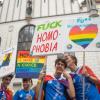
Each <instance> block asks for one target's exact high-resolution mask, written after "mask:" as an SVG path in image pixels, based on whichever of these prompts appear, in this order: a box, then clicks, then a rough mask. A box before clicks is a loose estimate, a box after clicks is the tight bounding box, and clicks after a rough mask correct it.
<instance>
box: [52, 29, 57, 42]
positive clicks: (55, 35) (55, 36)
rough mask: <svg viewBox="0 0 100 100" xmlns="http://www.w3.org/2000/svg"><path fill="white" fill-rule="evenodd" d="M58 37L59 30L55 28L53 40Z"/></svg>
mask: <svg viewBox="0 0 100 100" xmlns="http://www.w3.org/2000/svg"><path fill="white" fill-rule="evenodd" d="M57 37H58V30H55V31H54V33H53V40H56V39H57Z"/></svg>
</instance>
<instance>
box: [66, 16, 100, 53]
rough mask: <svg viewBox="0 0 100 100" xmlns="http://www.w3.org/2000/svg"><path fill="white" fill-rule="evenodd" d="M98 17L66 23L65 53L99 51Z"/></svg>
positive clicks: (99, 27)
mask: <svg viewBox="0 0 100 100" xmlns="http://www.w3.org/2000/svg"><path fill="white" fill-rule="evenodd" d="M99 21H100V17H97V18H84V17H80V18H75V19H68V20H67V21H66V23H65V24H66V36H65V37H66V40H65V43H64V44H66V46H65V50H64V51H65V52H66V51H67V52H71V51H100V22H99Z"/></svg>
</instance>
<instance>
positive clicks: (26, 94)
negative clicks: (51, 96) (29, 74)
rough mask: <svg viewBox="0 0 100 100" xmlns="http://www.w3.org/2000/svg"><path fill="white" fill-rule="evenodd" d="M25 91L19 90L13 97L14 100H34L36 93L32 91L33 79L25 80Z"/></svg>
mask: <svg viewBox="0 0 100 100" xmlns="http://www.w3.org/2000/svg"><path fill="white" fill-rule="evenodd" d="M22 82H23V89H20V90H18V91H17V92H16V93H15V94H14V97H13V100H34V99H35V91H34V90H33V89H30V86H31V79H30V78H23V80H22Z"/></svg>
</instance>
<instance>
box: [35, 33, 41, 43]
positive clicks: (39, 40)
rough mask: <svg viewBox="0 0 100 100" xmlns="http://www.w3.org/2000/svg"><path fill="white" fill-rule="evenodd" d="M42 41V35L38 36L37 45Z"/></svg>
mask: <svg viewBox="0 0 100 100" xmlns="http://www.w3.org/2000/svg"><path fill="white" fill-rule="evenodd" d="M41 41H42V34H38V36H37V41H36V42H37V43H38V42H41Z"/></svg>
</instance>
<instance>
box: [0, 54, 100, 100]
mask: <svg viewBox="0 0 100 100" xmlns="http://www.w3.org/2000/svg"><path fill="white" fill-rule="evenodd" d="M66 68H67V69H68V68H69V69H70V71H71V72H70V73H68V71H67V69H66ZM12 78H13V75H7V76H5V77H3V78H2V83H1V86H0V100H100V93H99V87H100V80H99V78H97V77H96V75H95V74H94V72H93V71H92V70H91V69H90V68H89V67H88V66H86V65H83V66H81V67H79V66H78V65H77V58H76V57H75V56H73V55H68V54H64V57H62V58H57V59H56V60H55V73H54V74H53V75H47V74H46V71H45V70H42V71H41V72H40V75H39V77H38V81H37V84H36V86H34V88H30V87H32V79H31V78H23V79H22V83H23V88H22V89H20V90H17V91H16V92H15V93H14V94H13V92H12V91H11V89H9V88H8V86H9V84H10V82H11V80H12ZM41 87H42V88H41ZM39 97H40V99H39Z"/></svg>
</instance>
